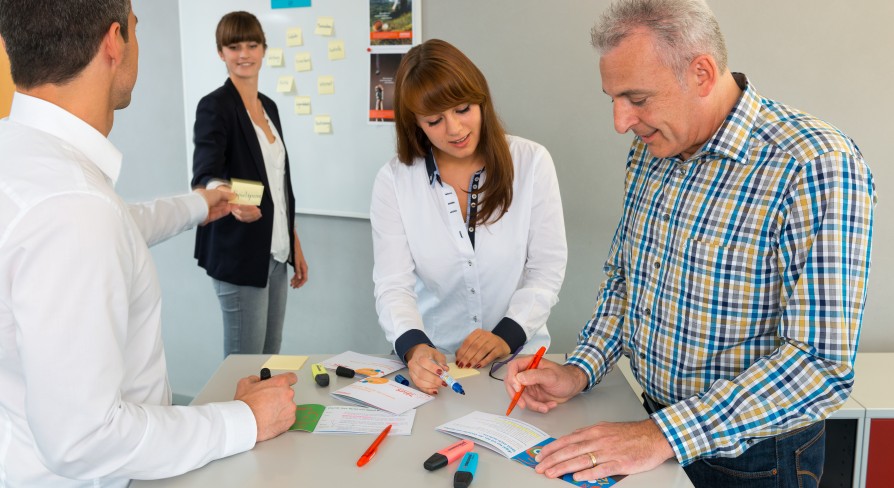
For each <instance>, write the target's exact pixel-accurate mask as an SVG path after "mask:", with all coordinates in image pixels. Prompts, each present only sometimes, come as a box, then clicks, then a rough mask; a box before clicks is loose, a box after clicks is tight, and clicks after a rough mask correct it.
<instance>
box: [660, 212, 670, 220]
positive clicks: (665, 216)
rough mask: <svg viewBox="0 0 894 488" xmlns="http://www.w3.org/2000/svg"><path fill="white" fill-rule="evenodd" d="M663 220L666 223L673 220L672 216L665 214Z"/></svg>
mask: <svg viewBox="0 0 894 488" xmlns="http://www.w3.org/2000/svg"><path fill="white" fill-rule="evenodd" d="M661 218H662V219H664V221H665V222H667V221H669V220H670V219H671V216H670V214H664V216H662V217H661Z"/></svg>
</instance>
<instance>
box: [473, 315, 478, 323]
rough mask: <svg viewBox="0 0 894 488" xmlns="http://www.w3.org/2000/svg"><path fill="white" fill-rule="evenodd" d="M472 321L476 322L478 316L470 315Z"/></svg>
mask: <svg viewBox="0 0 894 488" xmlns="http://www.w3.org/2000/svg"><path fill="white" fill-rule="evenodd" d="M472 322H476V323H477V322H478V316H477V315H475V316H473V317H472Z"/></svg>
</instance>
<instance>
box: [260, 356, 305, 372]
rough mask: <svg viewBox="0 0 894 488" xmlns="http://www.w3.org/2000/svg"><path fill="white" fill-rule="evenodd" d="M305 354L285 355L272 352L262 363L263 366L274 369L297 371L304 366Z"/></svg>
mask: <svg viewBox="0 0 894 488" xmlns="http://www.w3.org/2000/svg"><path fill="white" fill-rule="evenodd" d="M305 361H307V356H286V355H284V354H274V355H273V356H270V359H268V360H267V362H266V363H264V366H262V367H263V368H268V369H271V370H274V371H298V370H299V369H301V367H302V366H304V362H305Z"/></svg>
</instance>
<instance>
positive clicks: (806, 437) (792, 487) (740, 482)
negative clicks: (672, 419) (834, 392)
mask: <svg viewBox="0 0 894 488" xmlns="http://www.w3.org/2000/svg"><path fill="white" fill-rule="evenodd" d="M644 406H645V407H646V410H647V411H649V413H651V409H650V408H649V406H648V404H647V402H646V403H644ZM825 455H826V422H825V421H824V420H821V421H819V422H816V423H814V424H811V425H808V426H807V427H803V428H801V429H798V430H794V431H791V432H786V433H784V434H779V435H777V436H776V437H769V438H766V439H764V440H762V441H760V442H758V443H757V444H754V445H753V446H751V447H749V448H748V450H747V451H745V452H744V453H742V454H741V455H740V456H739V457H735V458H720V457H715V458H705V459H700V460H698V461H696V462H694V463H692V464H690V465H689V466H686V467H685V468H683V469H684V470H685V471H686V474H687V475H688V476H689V480H690V481H692V484H693V485H695V486H696V488H702V487H704V488H715V487H716V488H720V487H722V488H764V487H766V488H816V487H818V486H819V482H820V477H822V475H823V462H824V461H825Z"/></svg>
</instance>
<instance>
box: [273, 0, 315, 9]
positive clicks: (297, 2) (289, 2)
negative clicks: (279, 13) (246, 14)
mask: <svg viewBox="0 0 894 488" xmlns="http://www.w3.org/2000/svg"><path fill="white" fill-rule="evenodd" d="M298 7H310V0H270V8H298Z"/></svg>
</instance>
